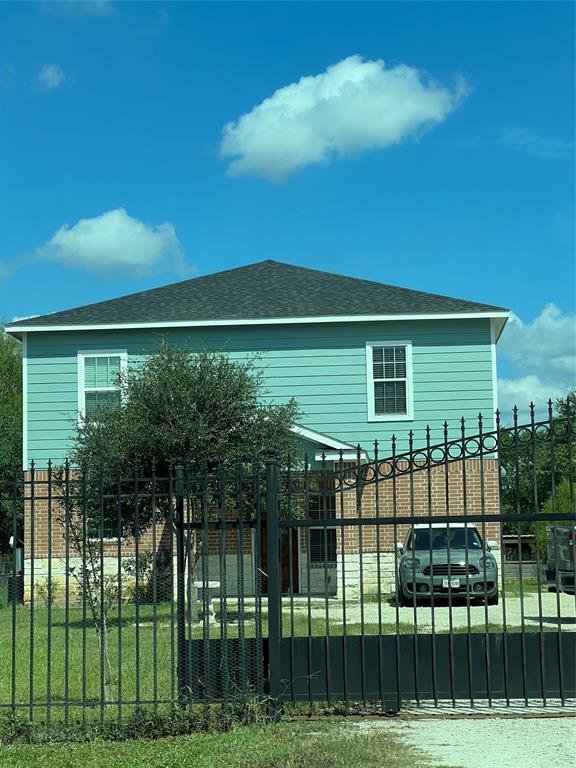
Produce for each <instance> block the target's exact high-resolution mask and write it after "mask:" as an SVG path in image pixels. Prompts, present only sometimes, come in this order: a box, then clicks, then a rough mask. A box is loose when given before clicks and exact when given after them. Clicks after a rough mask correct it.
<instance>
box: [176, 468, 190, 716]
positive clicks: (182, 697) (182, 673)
mask: <svg viewBox="0 0 576 768" xmlns="http://www.w3.org/2000/svg"><path fill="white" fill-rule="evenodd" d="M174 472H175V483H174V491H175V495H176V514H175V517H174V525H175V527H176V624H177V629H176V643H177V653H178V660H177V664H178V667H177V668H178V703H179V704H180V706H181V707H184V706H186V690H187V680H186V606H185V601H186V585H185V574H184V571H185V557H184V467H183V465H182V464H177V465H176V467H175V468H174Z"/></svg>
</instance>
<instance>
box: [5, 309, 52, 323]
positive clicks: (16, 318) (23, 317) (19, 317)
mask: <svg viewBox="0 0 576 768" xmlns="http://www.w3.org/2000/svg"><path fill="white" fill-rule="evenodd" d="M46 314H48V312H47V313H46ZM33 317H39V315H14V317H13V318H12V320H10V322H11V323H18V322H20V320H30V319H31V318H33Z"/></svg>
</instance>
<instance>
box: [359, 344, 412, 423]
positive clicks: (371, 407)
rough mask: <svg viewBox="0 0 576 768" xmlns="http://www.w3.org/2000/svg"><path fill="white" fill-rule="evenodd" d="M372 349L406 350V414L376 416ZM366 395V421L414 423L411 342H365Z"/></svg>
mask: <svg viewBox="0 0 576 768" xmlns="http://www.w3.org/2000/svg"><path fill="white" fill-rule="evenodd" d="M374 347H405V348H406V413H403V414H398V413H390V414H377V413H376V407H375V404H374V376H373V370H374V369H373V359H372V358H373V356H372V350H373V349H374ZM366 394H367V402H368V421H414V389H413V372H412V341H411V340H408V341H406V340H404V341H367V342H366Z"/></svg>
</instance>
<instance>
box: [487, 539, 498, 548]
mask: <svg viewBox="0 0 576 768" xmlns="http://www.w3.org/2000/svg"><path fill="white" fill-rule="evenodd" d="M488 549H498V542H497V541H494V539H490V540H489V541H488Z"/></svg>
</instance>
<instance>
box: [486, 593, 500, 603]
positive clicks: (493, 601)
mask: <svg viewBox="0 0 576 768" xmlns="http://www.w3.org/2000/svg"><path fill="white" fill-rule="evenodd" d="M498 597H499V595H498V592H496V594H495V595H494V596H493V597H489V598H488V600H487V603H488V605H498Z"/></svg>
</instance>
